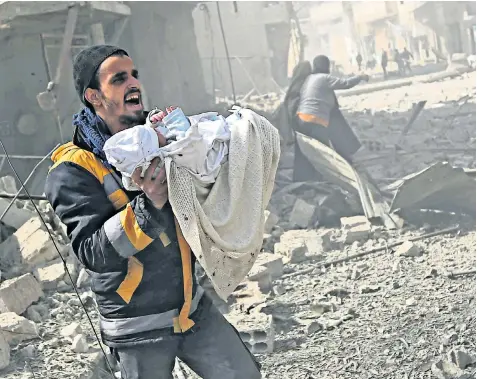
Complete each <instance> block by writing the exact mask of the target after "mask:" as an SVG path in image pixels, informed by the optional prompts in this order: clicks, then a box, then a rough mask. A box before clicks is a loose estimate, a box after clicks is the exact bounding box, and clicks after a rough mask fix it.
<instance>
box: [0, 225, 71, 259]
mask: <svg viewBox="0 0 477 379" xmlns="http://www.w3.org/2000/svg"><path fill="white" fill-rule="evenodd" d="M57 246H58V247H59V248H60V252H61V251H63V250H64V249H65V247H64V246H63V245H61V244H60V243H59V242H57ZM0 250H1V251H2V253H3V254H5V256H7V257H13V258H14V259H15V260H18V259H19V260H20V261H21V263H22V264H24V265H25V266H27V267H29V268H32V267H35V266H39V265H42V264H44V263H46V262H49V261H51V260H53V259H55V258H57V257H58V252H57V251H56V249H55V246H54V244H53V241H52V240H51V238H50V235H49V234H48V232H47V231H46V230H45V227H44V225H43V224H42V222H41V220H40V219H39V218H38V217H33V218H30V219H29V220H27V222H26V223H25V224H24V225H22V226H21V227H20V228H19V229H18V230H17V231H16V232H15V233H14V234H13V235H12V236H10V237H9V238H8V239H7V240H6V241H5V242H3V243H2V244H1V245H0Z"/></svg>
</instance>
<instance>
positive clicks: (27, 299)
mask: <svg viewBox="0 0 477 379" xmlns="http://www.w3.org/2000/svg"><path fill="white" fill-rule="evenodd" d="M42 296H43V291H42V290H41V286H40V284H39V283H38V282H37V280H36V279H35V278H34V277H33V275H31V274H25V275H22V276H19V277H18V278H14V279H9V280H5V281H4V282H3V283H2V284H1V285H0V312H15V313H16V314H22V313H23V312H25V311H26V310H27V308H28V307H29V306H30V305H32V304H33V303H34V302H36V301H38V299H39V298H40V297H42Z"/></svg>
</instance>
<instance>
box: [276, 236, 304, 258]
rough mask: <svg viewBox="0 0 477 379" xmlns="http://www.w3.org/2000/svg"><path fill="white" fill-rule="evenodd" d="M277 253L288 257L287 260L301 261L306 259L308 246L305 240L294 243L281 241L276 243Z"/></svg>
mask: <svg viewBox="0 0 477 379" xmlns="http://www.w3.org/2000/svg"><path fill="white" fill-rule="evenodd" d="M274 250H275V254H281V255H283V256H285V257H286V258H287V262H290V263H300V262H303V261H305V260H306V253H307V247H306V245H305V243H304V242H303V241H300V240H298V241H295V242H294V243H289V242H279V243H276V244H275V249H274Z"/></svg>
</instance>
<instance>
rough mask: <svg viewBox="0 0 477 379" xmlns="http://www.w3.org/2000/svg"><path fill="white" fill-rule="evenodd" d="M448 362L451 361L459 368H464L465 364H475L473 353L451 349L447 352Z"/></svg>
mask: <svg viewBox="0 0 477 379" xmlns="http://www.w3.org/2000/svg"><path fill="white" fill-rule="evenodd" d="M447 357H448V360H449V362H452V363H453V364H455V365H456V366H457V367H459V368H460V369H462V370H464V369H466V368H467V366H470V365H472V364H475V355H473V356H472V355H470V354H468V353H467V352H465V351H463V350H457V349H454V350H451V351H449V353H448V354H447Z"/></svg>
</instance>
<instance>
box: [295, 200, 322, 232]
mask: <svg viewBox="0 0 477 379" xmlns="http://www.w3.org/2000/svg"><path fill="white" fill-rule="evenodd" d="M315 212H316V207H315V206H314V205H311V204H308V203H307V202H306V201H304V200H302V199H297V200H296V202H295V205H294V206H293V209H292V211H291V214H290V220H289V221H290V224H291V225H293V226H298V227H299V228H307V227H308V226H310V225H311V222H312V221H313V215H314V214H315Z"/></svg>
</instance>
